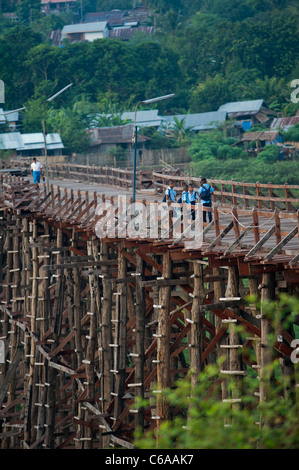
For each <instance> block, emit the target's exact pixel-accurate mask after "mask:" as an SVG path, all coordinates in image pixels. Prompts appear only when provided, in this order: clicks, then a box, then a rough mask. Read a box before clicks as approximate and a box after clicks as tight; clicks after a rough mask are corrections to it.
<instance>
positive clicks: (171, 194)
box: [164, 180, 176, 204]
mask: <svg viewBox="0 0 299 470" xmlns="http://www.w3.org/2000/svg"><path fill="white" fill-rule="evenodd" d="M164 202H168V203H169V204H171V203H172V202H176V191H175V189H174V181H172V180H170V181H169V186H168V188H167V189H166V191H165V196H164Z"/></svg>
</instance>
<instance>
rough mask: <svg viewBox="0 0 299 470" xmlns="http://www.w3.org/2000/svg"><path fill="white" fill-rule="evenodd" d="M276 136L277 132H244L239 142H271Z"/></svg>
mask: <svg viewBox="0 0 299 470" xmlns="http://www.w3.org/2000/svg"><path fill="white" fill-rule="evenodd" d="M278 136H279V132H278V131H273V132H271V131H260V132H246V133H245V134H244V135H243V137H242V139H241V140H242V141H243V142H252V141H253V142H254V141H256V140H261V141H269V142H273V141H274V140H276V139H277V137H278Z"/></svg>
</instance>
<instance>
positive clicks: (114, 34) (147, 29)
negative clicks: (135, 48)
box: [109, 26, 154, 41]
mask: <svg viewBox="0 0 299 470" xmlns="http://www.w3.org/2000/svg"><path fill="white" fill-rule="evenodd" d="M137 32H140V33H145V34H153V32H154V27H153V26H138V27H137V28H129V27H125V28H121V27H120V28H114V29H112V30H111V31H109V37H110V38H119V39H122V40H124V41H125V40H129V39H131V37H132V36H133V35H134V34H135V33H137Z"/></svg>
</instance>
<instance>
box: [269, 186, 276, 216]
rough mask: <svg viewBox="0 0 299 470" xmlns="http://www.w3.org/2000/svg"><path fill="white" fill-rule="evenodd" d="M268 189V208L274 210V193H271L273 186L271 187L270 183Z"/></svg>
mask: <svg viewBox="0 0 299 470" xmlns="http://www.w3.org/2000/svg"><path fill="white" fill-rule="evenodd" d="M268 185H269V186H268V190H269V200H270V208H271V210H272V211H274V210H275V202H274V201H273V198H274V194H273V188H272V186H271V185H272V183H268Z"/></svg>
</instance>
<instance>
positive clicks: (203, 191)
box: [199, 178, 214, 222]
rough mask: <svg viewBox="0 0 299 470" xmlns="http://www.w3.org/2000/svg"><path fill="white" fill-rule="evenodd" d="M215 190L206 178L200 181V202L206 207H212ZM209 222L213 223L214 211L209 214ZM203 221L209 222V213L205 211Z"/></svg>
mask: <svg viewBox="0 0 299 470" xmlns="http://www.w3.org/2000/svg"><path fill="white" fill-rule="evenodd" d="M213 191H214V188H212V186H211V185H209V184H208V183H207V180H206V178H202V179H201V181H200V188H199V195H200V202H201V204H202V205H203V206H204V207H212V193H213ZM208 214H209V216H208V217H209V222H212V211H209V212H208ZM203 221H204V222H206V221H207V213H206V211H203Z"/></svg>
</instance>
